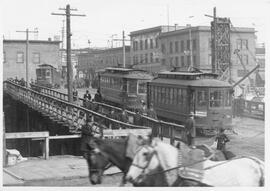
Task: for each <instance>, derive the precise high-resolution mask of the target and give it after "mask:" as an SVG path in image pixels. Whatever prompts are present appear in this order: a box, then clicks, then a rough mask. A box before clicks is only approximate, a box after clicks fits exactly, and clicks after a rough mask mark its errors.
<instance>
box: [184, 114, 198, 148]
mask: <svg viewBox="0 0 270 191" xmlns="http://www.w3.org/2000/svg"><path fill="white" fill-rule="evenodd" d="M185 131H186V137H187V144H188V145H189V146H191V147H192V148H193V147H195V137H196V127H195V120H194V115H193V114H189V116H188V119H187V120H186V123H185Z"/></svg>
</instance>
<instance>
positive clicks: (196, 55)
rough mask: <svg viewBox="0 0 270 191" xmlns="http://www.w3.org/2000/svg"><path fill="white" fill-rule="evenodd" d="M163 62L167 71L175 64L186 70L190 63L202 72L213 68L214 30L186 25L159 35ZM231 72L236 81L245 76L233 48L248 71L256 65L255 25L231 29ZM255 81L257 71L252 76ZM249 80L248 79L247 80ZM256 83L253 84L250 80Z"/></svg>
mask: <svg viewBox="0 0 270 191" xmlns="http://www.w3.org/2000/svg"><path fill="white" fill-rule="evenodd" d="M159 38H160V43H161V45H160V46H161V52H162V55H161V60H162V65H165V66H166V69H167V70H171V69H173V68H174V67H177V68H179V69H180V70H183V71H186V70H187V69H188V67H189V66H190V65H193V67H195V68H198V69H200V70H203V71H211V67H212V65H211V61H212V58H211V31H210V27H208V26H196V27H185V28H183V29H180V30H175V31H170V32H164V33H161V34H160V35H159ZM230 39H231V64H232V68H231V71H232V72H231V75H232V79H233V80H234V81H237V80H239V79H241V77H243V76H244V75H245V72H244V68H243V66H242V65H241V64H240V61H239V59H238V57H237V55H235V54H234V50H236V49H239V50H240V51H239V54H240V57H241V58H242V61H243V63H244V65H245V66H246V68H247V70H249V71H250V70H252V69H253V68H254V67H255V66H256V62H255V59H254V56H255V30H254V28H237V27H236V28H232V30H231V35H230ZM251 79H252V80H253V81H254V79H255V74H252V75H251ZM245 82H246V80H245ZM251 83H252V84H251V85H253V84H254V83H253V82H251Z"/></svg>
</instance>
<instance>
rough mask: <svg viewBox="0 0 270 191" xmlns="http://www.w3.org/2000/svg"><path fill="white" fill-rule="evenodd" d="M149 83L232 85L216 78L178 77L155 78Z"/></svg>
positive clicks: (202, 85) (203, 85)
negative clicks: (191, 78) (195, 78)
mask: <svg viewBox="0 0 270 191" xmlns="http://www.w3.org/2000/svg"><path fill="white" fill-rule="evenodd" d="M151 83H155V84H171V85H180V86H193V87H229V88H230V87H232V85H231V84H229V83H228V82H225V81H221V80H217V79H199V80H180V79H164V78H157V79H154V80H152V82H151Z"/></svg>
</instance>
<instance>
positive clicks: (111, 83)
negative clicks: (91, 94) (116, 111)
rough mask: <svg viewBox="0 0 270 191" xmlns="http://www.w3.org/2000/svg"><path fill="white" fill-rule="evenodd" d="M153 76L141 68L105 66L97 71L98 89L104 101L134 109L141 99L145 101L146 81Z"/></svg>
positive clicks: (138, 106) (139, 105) (137, 106)
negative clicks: (101, 70) (100, 70)
mask: <svg viewBox="0 0 270 191" xmlns="http://www.w3.org/2000/svg"><path fill="white" fill-rule="evenodd" d="M152 79H153V76H152V75H150V74H149V73H147V72H146V71H143V70H136V69H127V68H106V69H105V71H104V72H100V73H99V89H100V93H101V95H102V98H103V100H104V101H105V102H107V103H111V104H113V105H117V106H121V107H126V108H128V109H131V110H133V109H136V108H140V107H141V102H142V100H143V101H144V102H145V103H147V101H146V95H147V82H150V81H151V80H152Z"/></svg>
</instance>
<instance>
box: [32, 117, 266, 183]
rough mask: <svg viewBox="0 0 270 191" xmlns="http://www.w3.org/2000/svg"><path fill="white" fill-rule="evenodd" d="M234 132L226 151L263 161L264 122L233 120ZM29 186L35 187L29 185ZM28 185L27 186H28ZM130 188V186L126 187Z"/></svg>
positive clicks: (107, 179)
mask: <svg viewBox="0 0 270 191" xmlns="http://www.w3.org/2000/svg"><path fill="white" fill-rule="evenodd" d="M233 125H234V131H235V133H233V132H226V134H228V136H229V139H230V142H229V143H228V144H227V149H228V150H230V151H232V152H233V153H234V154H235V155H237V156H255V157H258V158H259V159H261V160H263V161H264V156H265V154H264V153H265V149H264V139H265V137H264V130H265V129H264V121H260V120H255V119H250V118H234V119H233ZM196 141H197V144H201V143H205V144H208V145H211V144H212V143H213V141H214V138H213V137H197V139H196ZM120 181H121V174H117V175H113V176H106V177H104V178H103V183H102V184H101V185H95V186H96V187H117V186H119V184H120ZM30 185H31V186H35V185H33V184H30ZM30 185H29V186H30ZM43 185H47V186H56V185H57V186H90V187H92V186H94V185H91V183H90V182H89V180H88V179H86V178H84V179H77V180H65V181H61V182H57V183H56V182H55V183H54V182H48V183H45V182H44V183H43ZM126 186H127V187H129V186H131V185H130V184H127V185H126Z"/></svg>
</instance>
